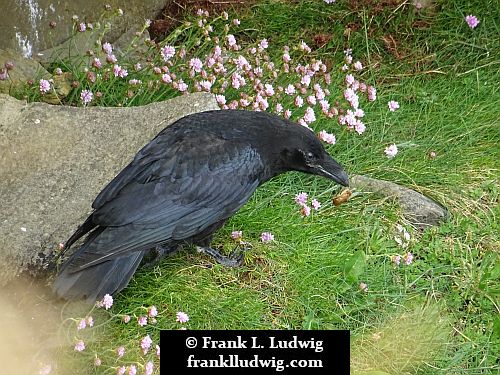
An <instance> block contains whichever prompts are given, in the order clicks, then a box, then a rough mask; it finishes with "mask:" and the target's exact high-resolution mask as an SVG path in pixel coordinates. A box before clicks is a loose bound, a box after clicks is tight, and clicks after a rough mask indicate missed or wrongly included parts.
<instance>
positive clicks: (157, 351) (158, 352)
mask: <svg viewBox="0 0 500 375" xmlns="http://www.w3.org/2000/svg"><path fill="white" fill-rule="evenodd" d="M156 355H157V356H158V357H159V356H160V345H156Z"/></svg>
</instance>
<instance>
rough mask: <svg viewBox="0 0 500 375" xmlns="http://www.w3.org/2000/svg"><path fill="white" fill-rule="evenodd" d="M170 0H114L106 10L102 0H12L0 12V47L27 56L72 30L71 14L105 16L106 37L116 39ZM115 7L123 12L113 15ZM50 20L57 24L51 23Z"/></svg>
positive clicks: (95, 18)
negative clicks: (52, 24) (108, 29)
mask: <svg viewBox="0 0 500 375" xmlns="http://www.w3.org/2000/svg"><path fill="white" fill-rule="evenodd" d="M172 1H173V0H148V1H143V0H114V1H110V2H109V4H112V5H113V7H112V9H111V10H108V11H106V10H105V8H104V5H105V4H107V2H104V1H102V0H71V1H69V0H56V1H54V0H30V1H26V0H11V1H9V2H8V3H9V5H8V6H7V5H5V6H3V7H2V12H1V13H0V48H1V49H14V50H16V51H18V52H19V53H22V54H23V55H24V56H26V57H30V56H35V55H36V54H37V53H38V52H39V51H42V50H46V49H48V48H51V47H54V46H57V45H59V44H61V43H62V42H64V41H66V40H68V39H69V37H70V36H71V35H72V34H73V24H74V22H73V20H72V17H73V15H77V16H79V18H80V20H79V21H78V22H82V21H84V22H92V23H95V22H96V21H98V20H100V19H102V18H103V16H104V18H106V19H107V20H108V21H109V22H110V23H111V28H110V31H109V32H108V33H107V34H106V36H105V39H106V40H107V41H109V42H113V41H115V40H116V39H117V38H118V37H119V36H120V35H121V34H123V33H124V32H125V31H126V30H129V29H131V28H133V27H134V26H137V25H143V24H144V20H145V19H154V18H155V17H156V16H157V15H158V14H159V13H160V12H161V10H162V9H163V8H164V7H165V6H166V5H168V4H169V3H171V2H172ZM118 8H121V9H122V10H123V16H114V15H116V14H117V10H118ZM51 22H55V23H56V27H55V28H52V27H51V26H50V23H51Z"/></svg>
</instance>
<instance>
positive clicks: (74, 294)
mask: <svg viewBox="0 0 500 375" xmlns="http://www.w3.org/2000/svg"><path fill="white" fill-rule="evenodd" d="M143 256H144V253H143V252H141V251H139V252H134V253H131V254H127V255H125V256H122V257H119V258H115V259H112V260H109V261H107V262H104V263H101V264H98V265H96V266H93V267H89V268H86V269H84V270H82V271H79V272H73V273H71V272H69V271H68V270H67V269H63V271H62V272H61V273H60V274H59V275H58V276H57V278H56V280H55V281H54V284H53V286H52V289H53V290H54V292H55V293H56V295H57V296H59V297H61V298H64V299H67V300H79V299H85V300H86V301H87V302H89V303H94V302H95V301H97V300H100V299H102V297H104V295H105V294H115V293H118V292H119V291H121V290H122V289H123V288H125V287H126V286H127V285H128V283H129V281H130V279H131V278H132V275H133V274H134V273H135V271H136V270H137V267H139V264H140V263H141V260H142V257H143Z"/></svg>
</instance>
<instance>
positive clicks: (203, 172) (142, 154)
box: [53, 110, 349, 303]
mask: <svg viewBox="0 0 500 375" xmlns="http://www.w3.org/2000/svg"><path fill="white" fill-rule="evenodd" d="M287 171H301V172H305V173H310V174H315V175H319V176H323V177H326V178H329V179H332V180H334V181H335V182H337V183H339V184H341V185H344V186H347V185H348V183H349V180H348V176H347V174H346V172H345V171H344V169H343V168H342V167H341V166H340V164H339V163H337V162H336V161H335V160H334V159H332V158H331V156H330V155H329V154H328V153H327V152H326V150H325V149H324V147H323V145H322V144H321V142H320V140H319V139H318V138H317V137H316V135H315V134H314V133H313V132H312V131H311V130H309V129H307V128H306V127H304V126H301V125H298V124H296V123H294V122H292V121H289V120H285V119H283V118H281V117H278V116H276V115H272V114H269V113H266V112H253V111H244V110H221V111H207V112H200V113H196V114H192V115H189V116H186V117H183V118H181V119H180V120H178V121H176V122H175V123H173V124H172V125H170V126H168V127H166V128H165V129H163V130H162V131H161V132H160V133H159V134H158V135H157V136H156V137H155V138H154V139H153V140H152V141H151V142H149V143H148V144H147V145H146V146H144V147H143V148H142V149H141V150H140V151H139V152H138V153H137V155H136V156H135V157H134V159H133V160H132V162H131V163H130V164H129V165H127V166H126V167H125V168H124V169H123V170H122V171H121V172H120V173H119V174H118V175H117V176H116V177H115V178H114V179H113V180H112V181H111V182H110V183H109V184H108V185H107V186H106V187H105V188H104V189H103V190H102V191H101V192H100V193H99V195H98V196H97V198H96V199H95V200H94V203H93V204H92V208H93V209H94V211H93V212H92V214H90V216H89V217H88V218H87V220H86V221H85V222H84V223H83V224H82V225H81V226H80V227H79V228H78V229H77V230H76V232H75V233H74V234H73V235H72V236H71V237H70V238H69V240H68V241H67V242H66V244H65V249H68V248H69V247H70V246H71V245H72V244H73V243H74V242H75V241H77V240H78V239H79V238H81V237H82V236H84V235H86V234H87V233H88V235H87V237H86V239H85V242H84V243H83V245H81V246H80V248H79V249H78V250H76V251H75V252H74V253H73V254H72V255H71V256H70V257H69V258H68V259H67V260H66V261H64V262H63V264H62V266H61V269H60V271H59V274H58V275H57V277H56V280H55V281H54V284H53V290H54V291H55V293H56V294H57V295H58V296H60V297H62V298H65V299H69V300H75V299H86V300H87V301H88V302H90V303H92V302H94V301H96V300H98V299H101V298H102V297H103V296H104V295H105V294H114V293H117V292H119V291H120V290H122V289H123V288H125V287H126V286H127V284H128V283H129V281H130V279H131V278H132V275H133V274H134V272H135V271H136V270H137V268H138V266H139V264H140V263H141V261H142V260H143V258H144V256H145V255H146V254H148V253H151V252H152V251H153V252H154V251H156V252H157V255H158V256H161V255H163V254H166V253H172V252H174V251H175V250H176V249H177V248H178V247H179V246H181V245H183V244H186V243H187V244H194V245H196V246H197V248H198V250H199V251H202V252H205V253H207V254H209V255H211V256H213V257H214V258H215V259H216V260H217V261H218V262H220V263H222V264H226V265H229V266H236V265H239V264H240V263H241V261H242V254H240V255H239V256H229V257H225V256H223V255H221V254H220V253H218V252H217V251H216V250H215V249H212V248H210V241H211V239H212V235H213V233H214V232H215V231H216V230H217V229H219V228H220V227H221V226H222V225H223V224H224V222H225V221H226V220H227V219H228V218H230V217H231V216H232V215H234V214H235V213H236V211H238V209H240V208H241V207H242V206H243V205H244V204H245V203H246V202H247V201H248V199H249V198H250V196H251V195H252V194H253V192H254V191H255V189H257V187H258V186H259V185H261V184H263V183H264V182H266V181H267V180H269V179H271V178H272V177H274V176H277V175H279V174H280V173H283V172H287Z"/></svg>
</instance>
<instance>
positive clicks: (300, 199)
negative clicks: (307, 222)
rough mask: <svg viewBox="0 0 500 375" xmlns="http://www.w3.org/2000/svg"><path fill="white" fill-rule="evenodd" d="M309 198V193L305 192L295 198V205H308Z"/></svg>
mask: <svg viewBox="0 0 500 375" xmlns="http://www.w3.org/2000/svg"><path fill="white" fill-rule="evenodd" d="M307 197H308V195H307V193H304V192H301V193H298V194H297V195H296V196H295V198H294V200H295V203H297V204H299V205H301V206H302V205H304V204H306V203H307Z"/></svg>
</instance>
